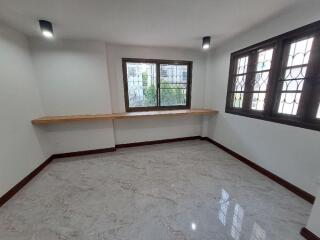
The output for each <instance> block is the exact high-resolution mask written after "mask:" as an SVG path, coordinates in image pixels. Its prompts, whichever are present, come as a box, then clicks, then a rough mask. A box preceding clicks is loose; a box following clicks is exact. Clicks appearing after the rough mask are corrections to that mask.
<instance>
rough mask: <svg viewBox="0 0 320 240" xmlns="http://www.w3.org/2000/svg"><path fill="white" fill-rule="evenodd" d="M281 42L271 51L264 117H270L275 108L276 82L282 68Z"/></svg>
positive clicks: (282, 49) (276, 97) (282, 50)
mask: <svg viewBox="0 0 320 240" xmlns="http://www.w3.org/2000/svg"><path fill="white" fill-rule="evenodd" d="M283 45H284V44H283V41H277V42H276V44H275V46H274V51H273V54H274V55H273V59H272V64H271V69H270V76H269V82H268V87H267V91H266V99H265V109H264V116H269V117H270V116H272V114H273V109H274V108H275V104H277V103H276V99H278V97H279V96H277V95H279V93H278V92H277V86H278V80H279V79H280V77H281V72H282V71H281V66H282V64H283V63H282V58H283V52H284V48H283Z"/></svg>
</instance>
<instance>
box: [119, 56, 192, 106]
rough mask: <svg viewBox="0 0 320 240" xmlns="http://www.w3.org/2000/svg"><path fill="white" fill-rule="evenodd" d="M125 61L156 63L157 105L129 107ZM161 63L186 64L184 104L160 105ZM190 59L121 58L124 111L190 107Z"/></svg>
mask: <svg viewBox="0 0 320 240" xmlns="http://www.w3.org/2000/svg"><path fill="white" fill-rule="evenodd" d="M127 63H152V64H156V83H157V106H151V107H130V106H129V96H128V81H127ZM161 64H170V65H187V67H188V74H187V87H186V105H175V106H160V102H161V99H160V89H161V87H160V66H161ZM192 66H193V62H192V61H185V60H164V59H145V58H122V74H123V86H124V101H125V107H126V112H141V111H161V110H179V109H190V108H191V87H192Z"/></svg>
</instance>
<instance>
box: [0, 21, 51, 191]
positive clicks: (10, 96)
mask: <svg viewBox="0 0 320 240" xmlns="http://www.w3.org/2000/svg"><path fill="white" fill-rule="evenodd" d="M0 49H1V54H0V79H1V80H0V109H1V124H0V196H2V195H3V194H5V193H6V192H7V191H8V190H9V189H11V188H12V187H13V186H14V185H15V184H17V183H18V182H19V181H21V180H22V179H23V178H24V177H25V176H27V175H28V174H29V173H30V172H31V171H32V170H34V169H35V168H36V167H37V166H38V165H40V164H41V163H42V162H43V161H44V160H45V159H46V158H47V157H48V156H49V154H50V153H48V152H47V148H46V147H43V146H42V144H46V142H45V139H44V138H43V137H44V136H43V132H42V131H41V130H38V131H35V129H34V128H33V126H32V124H31V122H30V121H31V119H33V118H35V117H37V116H41V115H43V110H42V107H41V104H40V96H39V91H38V87H37V83H36V81H35V77H34V74H33V69H32V61H31V57H30V52H29V46H28V42H27V39H26V38H25V37H24V36H23V35H21V34H20V33H18V32H16V31H14V30H12V29H10V28H8V27H7V26H5V25H3V24H1V23H0ZM48 151H49V150H48Z"/></svg>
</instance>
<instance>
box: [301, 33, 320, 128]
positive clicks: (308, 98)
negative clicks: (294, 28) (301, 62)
mask: <svg viewBox="0 0 320 240" xmlns="http://www.w3.org/2000/svg"><path fill="white" fill-rule="evenodd" d="M319 50H320V43H319V34H316V35H315V36H314V41H313V45H312V48H311V51H310V59H309V64H308V68H307V72H306V77H305V78H306V80H305V83H304V86H303V91H302V93H301V99H300V104H299V108H298V115H299V116H300V118H301V120H302V121H304V122H306V121H308V120H309V119H310V118H312V116H311V115H312V114H311V112H312V108H313V105H314V104H313V100H314V97H315V96H314V94H315V92H314V90H315V88H316V87H315V85H314V83H315V81H316V73H317V67H318V66H320V65H319V57H320V56H319Z"/></svg>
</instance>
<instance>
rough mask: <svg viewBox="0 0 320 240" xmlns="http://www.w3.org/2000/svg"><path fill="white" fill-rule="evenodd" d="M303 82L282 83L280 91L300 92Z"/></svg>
mask: <svg viewBox="0 0 320 240" xmlns="http://www.w3.org/2000/svg"><path fill="white" fill-rule="evenodd" d="M303 83H304V81H303V80H293V81H284V82H283V85H282V91H297V90H298V91H301V90H302V88H303Z"/></svg>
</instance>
